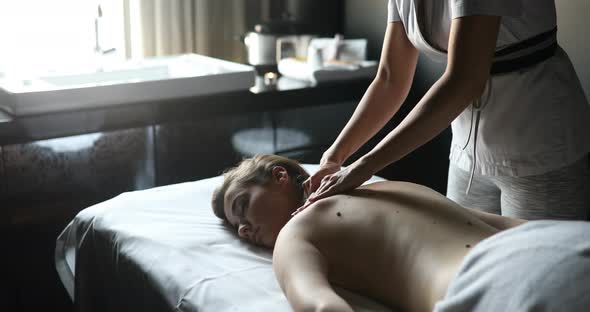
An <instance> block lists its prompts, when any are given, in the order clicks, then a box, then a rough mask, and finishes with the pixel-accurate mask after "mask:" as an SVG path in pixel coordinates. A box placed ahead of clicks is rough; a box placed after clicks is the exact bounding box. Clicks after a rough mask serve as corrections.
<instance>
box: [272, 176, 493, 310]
mask: <svg viewBox="0 0 590 312" xmlns="http://www.w3.org/2000/svg"><path fill="white" fill-rule="evenodd" d="M283 232H285V233H290V234H285V235H283ZM496 232H498V230H497V229H496V228H494V227H492V226H490V225H488V224H487V223H485V222H483V221H482V220H480V219H479V218H478V217H477V216H476V215H474V214H472V213H470V212H469V211H468V210H466V209H464V208H462V207H460V206H458V205H457V204H455V203H454V202H452V201H450V200H449V199H447V198H446V197H445V196H443V195H441V194H439V193H437V192H435V191H433V190H431V189H428V188H426V187H423V186H420V185H416V184H412V183H406V182H390V181H388V182H378V183H374V184H371V185H367V186H364V187H361V188H359V189H356V190H354V191H352V192H350V193H348V194H346V195H336V196H332V197H330V198H327V199H324V200H321V201H318V202H317V203H315V204H314V206H312V207H310V208H308V209H307V210H305V211H304V212H302V213H300V214H299V215H298V216H297V217H295V218H293V219H292V220H291V221H289V223H287V225H285V227H284V228H283V230H282V231H281V234H280V235H279V239H278V240H277V245H276V246H275V253H276V252H282V250H286V249H288V248H289V247H286V246H281V245H282V244H286V245H287V244H290V243H293V239H300V240H303V241H305V242H307V243H309V244H310V245H313V246H314V247H315V248H316V249H317V251H318V252H319V254H321V257H323V259H322V261H323V262H324V263H325V267H326V274H327V278H328V280H329V281H330V283H332V284H335V285H338V286H341V287H344V288H347V289H350V290H353V291H356V292H358V293H361V294H364V295H366V296H368V297H372V298H374V299H376V300H378V301H380V302H382V303H384V304H386V305H388V306H390V307H398V308H402V309H404V310H430V311H431V310H432V308H433V306H434V304H435V303H436V301H438V300H439V299H441V298H442V296H444V294H445V292H446V289H447V287H448V284H449V282H450V280H451V278H452V277H453V275H454V273H455V272H456V270H457V269H458V267H459V265H460V263H461V261H462V259H463V257H464V256H465V255H466V254H467V253H468V252H469V250H470V249H471V248H473V246H475V245H476V244H477V243H478V242H480V241H481V240H483V239H485V238H487V237H489V236H491V235H493V234H495V233H496ZM296 233H298V234H296ZM283 236H288V237H289V238H288V239H287V238H284V237H283ZM275 258H281V257H276V255H275ZM287 261H289V260H287ZM293 261H296V260H293ZM275 265H278V266H281V265H282V264H281V263H277V264H275ZM279 282H281V281H280V279H279Z"/></svg>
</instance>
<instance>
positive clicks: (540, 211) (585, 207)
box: [447, 157, 590, 220]
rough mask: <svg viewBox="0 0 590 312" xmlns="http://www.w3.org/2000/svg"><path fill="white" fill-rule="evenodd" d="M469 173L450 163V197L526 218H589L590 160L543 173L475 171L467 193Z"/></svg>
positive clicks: (468, 205)
mask: <svg viewBox="0 0 590 312" xmlns="http://www.w3.org/2000/svg"><path fill="white" fill-rule="evenodd" d="M468 182H469V172H468V171H465V170H463V169H460V168H458V167H456V166H454V165H453V164H451V165H450V166H449V176H448V186H447V197H448V198H450V199H451V200H453V201H455V202H457V203H458V204H460V205H462V206H465V207H468V208H474V209H478V210H481V211H485V212H489V213H495V214H501V215H503V216H507V217H514V218H521V219H526V220H540V219H555V220H587V219H588V215H589V213H590V159H589V158H588V157H584V158H583V159H580V160H578V161H576V162H574V163H573V164H569V165H566V166H564V167H562V168H560V169H557V170H554V171H550V172H547V173H543V174H540V175H533V176H525V177H513V176H486V175H479V174H477V173H476V174H475V176H474V177H473V183H472V185H471V189H470V191H469V194H466V189H467V183H468Z"/></svg>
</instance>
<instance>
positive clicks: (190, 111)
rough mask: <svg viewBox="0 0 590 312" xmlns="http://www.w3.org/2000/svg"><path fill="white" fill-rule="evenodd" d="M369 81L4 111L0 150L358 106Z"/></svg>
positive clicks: (259, 85)
mask: <svg viewBox="0 0 590 312" xmlns="http://www.w3.org/2000/svg"><path fill="white" fill-rule="evenodd" d="M370 82H371V80H370V79H360V80H349V81H335V82H324V83H320V84H312V83H309V82H303V81H297V80H293V79H289V78H286V77H280V78H278V80H277V82H276V84H275V85H271V86H268V85H265V84H264V80H263V78H262V77H257V80H256V86H253V87H252V88H250V90H244V91H238V92H231V93H224V94H216V95H207V96H199V97H189V98H182V99H174V100H163V101H154V102H142V103H132V104H124V105H113V106H108V107H103V108H92V109H85V110H75V111H63V112H57V113H48V114H42V115H30V116H21V117H12V116H10V115H9V114H6V113H3V112H2V111H1V110H0V146H4V145H11V144H19V143H25V142H30V141H36V140H43V139H50V138H56V137H65V136H72V135H78V134H84V133H92V132H104V131H112V130H117V129H128V128H135V127H142V126H148V125H156V124H163V123H171V122H184V121H197V120H202V119H206V118H211V117H214V116H223V115H236V114H242V113H246V112H265V111H273V110H286V109H294V108H302V107H313V106H321V105H328V104H335V103H339V102H347V101H354V100H359V99H360V98H361V97H362V95H363V94H364V92H365V90H366V89H367V87H368V86H369V84H370Z"/></svg>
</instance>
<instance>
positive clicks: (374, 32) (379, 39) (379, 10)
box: [344, 0, 451, 194]
mask: <svg viewBox="0 0 590 312" xmlns="http://www.w3.org/2000/svg"><path fill="white" fill-rule="evenodd" d="M345 2H346V6H345V12H346V18H345V22H344V24H345V28H344V29H345V35H346V37H348V38H367V39H368V57H369V58H370V59H379V55H380V54H381V45H382V44H383V35H384V33H385V28H386V27H387V1H386V0H346V1H345ZM444 67H445V64H439V63H434V62H432V61H430V60H429V59H427V58H426V57H424V56H422V55H421V56H420V58H419V61H418V66H417V68H416V74H415V76H414V81H413V84H412V89H411V91H410V94H409V96H408V98H407V99H406V101H405V103H404V104H403V106H402V108H401V109H400V111H399V112H398V113H397V115H396V116H395V117H394V118H393V119H392V120H391V122H389V124H388V125H387V126H386V127H385V129H383V131H381V132H380V133H379V135H377V137H376V138H375V139H374V140H371V141H370V142H369V143H368V144H367V146H366V147H365V148H363V149H362V150H361V151H360V152H359V153H357V154H356V155H355V156H354V157H353V158H356V157H359V156H360V155H361V154H362V153H364V152H367V151H368V150H370V148H371V147H373V146H374V145H375V144H376V143H378V141H379V140H380V139H381V138H383V137H384V136H385V135H386V134H387V133H389V132H390V131H391V130H393V129H394V128H395V126H397V125H398V124H399V123H400V122H401V120H403V117H405V116H406V115H407V114H408V113H409V112H410V111H411V109H412V108H413V107H414V106H415V105H416V103H418V101H419V100H420V99H421V98H422V96H423V95H424V94H425V93H426V91H428V89H429V88H430V86H431V85H432V84H433V83H434V82H435V81H436V80H437V79H438V78H439V77H440V75H441V74H442V72H443V71H444ZM450 141H451V131H450V129H447V130H446V131H444V132H443V133H441V134H440V135H439V136H438V137H436V138H435V139H433V140H432V141H430V142H429V143H427V144H425V145H424V146H422V147H421V148H419V149H417V150H416V151H414V152H412V153H411V154H409V155H407V156H406V157H404V158H403V159H401V160H400V161H398V162H396V163H394V164H392V165H390V166H388V167H387V168H385V169H384V170H382V171H381V172H379V173H378V174H379V175H381V176H383V177H385V178H388V179H395V180H404V181H411V182H415V183H419V184H424V185H427V186H429V187H431V188H433V189H435V190H437V191H438V192H441V193H443V194H444V193H445V192H446V184H447V171H448V165H449V161H448V153H449V147H450Z"/></svg>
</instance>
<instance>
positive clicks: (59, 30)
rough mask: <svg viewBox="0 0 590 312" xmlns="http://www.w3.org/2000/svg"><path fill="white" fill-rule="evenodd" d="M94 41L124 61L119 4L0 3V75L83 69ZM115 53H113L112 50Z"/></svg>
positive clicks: (113, 0) (63, 0) (64, 0)
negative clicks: (4, 73)
mask: <svg viewBox="0 0 590 312" xmlns="http://www.w3.org/2000/svg"><path fill="white" fill-rule="evenodd" d="M99 4H100V5H101V7H102V13H103V15H102V18H101V19H100V23H99V25H98V26H99V29H98V33H99V42H100V44H101V46H102V50H111V52H112V53H110V55H109V57H112V58H123V57H124V55H125V53H124V35H123V33H124V27H123V1H121V0H103V1H86V0H84V1H80V0H52V1H47V0H18V1H0V73H1V72H13V73H18V74H19V75H26V74H27V73H32V72H38V71H48V70H55V69H64V68H65V69H70V68H72V69H74V68H79V67H80V66H88V65H90V64H92V63H93V61H95V60H96V57H97V54H96V52H95V46H96V28H95V21H96V19H97V17H98V5H99ZM113 48H114V49H115V50H112V49H113Z"/></svg>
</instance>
